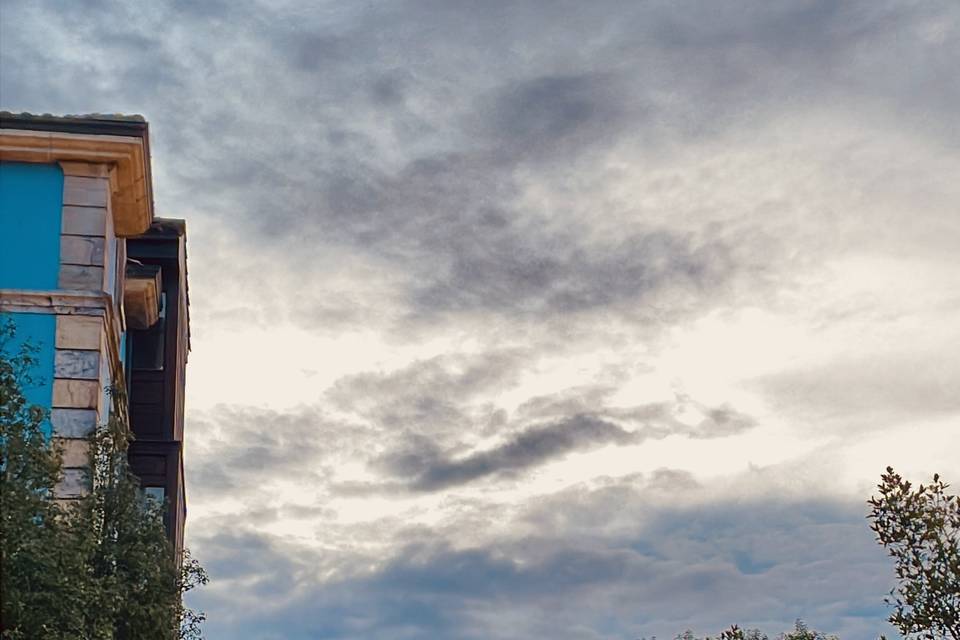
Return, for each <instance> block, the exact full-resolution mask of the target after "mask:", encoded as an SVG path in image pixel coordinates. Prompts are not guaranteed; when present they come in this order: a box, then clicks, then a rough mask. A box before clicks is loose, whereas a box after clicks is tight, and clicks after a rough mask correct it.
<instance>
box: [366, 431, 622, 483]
mask: <svg viewBox="0 0 960 640" xmlns="http://www.w3.org/2000/svg"><path fill="white" fill-rule="evenodd" d="M638 440H639V439H638V437H637V435H636V434H633V433H631V432H629V431H625V430H623V429H621V428H620V427H618V426H617V425H615V424H612V423H610V422H606V421H604V420H599V419H597V418H592V417H589V416H573V417H571V418H569V419H567V420H564V421H563V422H559V423H556V424H551V425H546V426H541V427H534V428H531V429H528V430H526V431H523V432H521V433H519V434H518V435H516V436H515V437H513V438H512V439H510V440H509V441H508V442H506V443H504V444H502V445H500V446H498V447H496V448H494V449H492V450H490V451H482V452H478V453H473V454H470V455H468V456H466V457H465V458H462V459H448V458H445V456H443V455H442V454H441V452H439V451H438V450H436V449H435V448H431V447H430V446H429V443H424V442H422V441H413V442H411V443H410V445H411V446H410V447H409V450H408V452H407V453H401V454H397V453H393V454H390V455H388V456H385V458H384V459H383V460H382V461H381V463H380V464H381V465H382V466H383V467H384V468H385V469H386V470H387V471H388V472H390V473H392V474H395V475H399V476H401V477H411V478H413V483H412V486H413V488H415V489H418V490H427V491H436V490H439V489H444V488H448V487H451V486H455V485H458V484H464V483H467V482H471V481H473V480H477V479H478V478H483V477H486V476H490V475H493V474H504V473H515V472H518V471H523V470H526V469H529V468H531V467H534V466H536V465H539V464H543V463H544V462H546V461H548V460H551V459H554V458H557V457H559V456H562V455H564V454H567V453H570V452H572V451H576V450H584V449H589V448H594V447H597V446H602V445H604V444H621V445H622V444H629V443H636V442H638Z"/></svg>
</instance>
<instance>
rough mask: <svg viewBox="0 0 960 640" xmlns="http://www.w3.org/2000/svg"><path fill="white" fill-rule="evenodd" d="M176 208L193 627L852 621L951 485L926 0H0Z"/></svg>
mask: <svg viewBox="0 0 960 640" xmlns="http://www.w3.org/2000/svg"><path fill="white" fill-rule="evenodd" d="M0 7H2V9H0V54H2V73H0V106H2V108H4V109H7V110H11V111H21V110H23V111H30V112H35V113H43V112H52V113H57V114H65V113H85V112H124V113H142V114H144V115H145V116H146V117H147V118H148V120H149V121H150V124H151V136H152V140H151V142H152V149H153V163H154V165H153V166H154V181H155V194H156V204H157V211H158V213H160V214H161V215H164V216H172V217H185V218H187V219H188V229H189V259H190V277H191V305H192V306H191V319H192V329H193V336H194V339H193V353H192V354H191V360H190V365H189V371H188V383H187V384H188V408H187V412H188V415H187V438H188V441H187V444H186V451H187V465H188V468H187V474H188V502H189V518H188V528H187V536H188V544H189V545H190V546H191V547H192V548H193V551H194V553H195V555H197V556H198V557H199V558H200V559H201V561H202V562H203V563H204V564H205V565H206V566H207V567H208V568H209V570H210V573H211V576H212V579H213V582H212V584H211V585H210V586H209V587H208V588H206V589H204V590H202V591H201V592H200V593H198V594H197V595H196V596H195V597H193V598H192V604H194V605H195V606H199V607H200V608H203V609H205V610H206V611H207V613H208V616H209V623H208V625H207V632H208V636H209V637H210V638H211V639H212V640H221V639H226V638H252V639H273V638H291V639H307V638H311V639H312V638H331V639H347V638H351V639H353V638H372V639H380V638H382V639H390V640H397V639H403V638H411V639H412V638H431V639H434V638H450V639H459V638H463V639H474V638H476V639H480V638H483V639H526V638H551V639H556V640H572V639H578V640H579V639H591V640H592V639H600V638H603V639H623V640H627V639H633V638H636V637H639V636H644V635H645V636H648V637H649V636H651V635H657V636H659V637H662V638H663V637H672V636H673V635H674V634H675V633H677V632H679V631H682V630H684V629H687V628H691V629H693V630H695V631H697V632H699V633H707V632H709V633H716V632H718V631H719V630H720V629H721V628H723V627H725V626H727V625H729V624H731V623H733V622H737V623H739V624H741V625H746V626H762V627H764V628H765V629H767V630H768V631H769V632H772V633H776V632H778V631H781V630H783V629H785V628H787V627H789V626H790V625H791V624H792V621H793V620H794V619H795V618H797V617H803V618H805V619H806V620H808V621H809V622H810V623H811V624H812V625H813V626H815V627H817V628H819V629H823V630H824V631H828V632H834V633H839V634H840V635H841V636H842V637H843V638H844V640H867V639H868V638H875V637H877V635H878V634H879V633H881V632H883V633H888V634H889V633H890V629H889V627H887V625H885V624H884V623H883V619H884V617H885V615H886V614H885V608H884V606H883V604H882V598H883V596H884V594H885V593H886V592H887V591H888V590H889V589H890V587H891V584H892V582H891V578H892V569H891V566H890V564H889V562H888V561H887V560H886V559H885V558H884V556H883V553H882V550H880V549H879V548H876V545H875V544H874V543H873V541H872V536H871V534H870V531H869V530H868V529H867V526H866V523H865V521H864V515H865V504H864V501H865V500H866V498H867V497H868V496H869V494H870V492H871V489H872V486H873V485H874V484H875V482H876V481H877V479H878V476H879V473H880V472H881V471H882V469H883V468H884V467H885V466H886V465H888V464H893V465H895V466H897V467H898V470H900V471H902V472H904V473H906V474H907V475H911V476H913V477H915V478H916V479H917V480H923V479H926V478H927V477H928V476H930V475H932V473H933V472H934V471H939V472H940V473H942V474H944V475H945V476H946V477H947V479H948V480H950V479H952V480H953V481H954V482H955V483H960V462H958V457H957V456H955V454H951V452H955V451H958V450H960V435H958V434H960V251H958V247H960V216H958V213H960V211H958V203H960V118H958V116H957V113H958V105H960V74H958V73H957V61H958V60H960V5H958V4H957V3H955V2H952V1H949V0H943V1H937V0H933V1H929V2H906V1H902V2H884V1H882V0H864V1H861V2H857V1H850V2H842V3H841V2H826V1H818V2H814V1H803V0H795V1H792V2H769V1H766V0H764V1H757V2H750V1H740V2H607V1H593V2H499V1H488V2H458V1H453V0H444V1H440V0H438V1H435V2H427V1H424V2H389V3H360V2H327V3H324V2H310V3H305V2H293V1H291V2H271V3H266V2H263V3H257V2H242V1H236V0H235V1H231V2H214V1H204V2H159V1H158V2H144V3H129V2H127V3H120V2H107V1H102V2H93V1H91V2H72V3H60V2H52V1H50V2H32V1H31V2H18V1H13V0H2V1H0Z"/></svg>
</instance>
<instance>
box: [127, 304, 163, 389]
mask: <svg viewBox="0 0 960 640" xmlns="http://www.w3.org/2000/svg"><path fill="white" fill-rule="evenodd" d="M166 320H167V294H166V293H161V294H160V319H159V320H157V322H156V323H155V324H154V325H153V326H152V327H150V328H149V329H141V330H136V331H131V332H130V339H131V343H132V347H133V357H132V358H131V360H132V361H133V363H132V364H133V369H134V370H139V371H162V370H163V346H164V339H163V336H164V333H166V327H167V322H166Z"/></svg>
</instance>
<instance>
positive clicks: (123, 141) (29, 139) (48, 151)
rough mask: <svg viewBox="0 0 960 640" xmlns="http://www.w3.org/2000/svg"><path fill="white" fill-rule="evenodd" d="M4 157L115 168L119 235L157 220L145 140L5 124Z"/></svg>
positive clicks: (1, 132)
mask: <svg viewBox="0 0 960 640" xmlns="http://www.w3.org/2000/svg"><path fill="white" fill-rule="evenodd" d="M0 160H5V161H10V162H38V163H48V164H49V163H54V162H89V163H94V164H105V165H109V166H111V167H113V168H114V171H113V172H112V175H111V180H110V184H111V197H110V204H111V209H112V211H113V225H114V230H115V232H116V234H117V235H118V236H120V237H128V236H135V235H139V234H141V233H143V232H144V231H146V230H147V229H148V228H150V224H151V223H152V222H153V193H152V185H151V184H150V167H149V157H148V154H147V151H146V148H145V143H144V139H143V138H140V137H133V136H113V135H85V134H78V133H64V132H59V131H34V130H28V129H6V128H4V129H0Z"/></svg>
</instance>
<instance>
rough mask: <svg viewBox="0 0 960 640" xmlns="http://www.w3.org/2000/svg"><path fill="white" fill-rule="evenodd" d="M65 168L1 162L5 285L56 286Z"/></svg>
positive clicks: (0, 275)
mask: <svg viewBox="0 0 960 640" xmlns="http://www.w3.org/2000/svg"><path fill="white" fill-rule="evenodd" d="M62 208H63V170H62V169H60V167H59V165H55V164H28V163H23V162H0V289H56V288H57V280H58V279H59V275H60V217H61V209H62Z"/></svg>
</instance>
